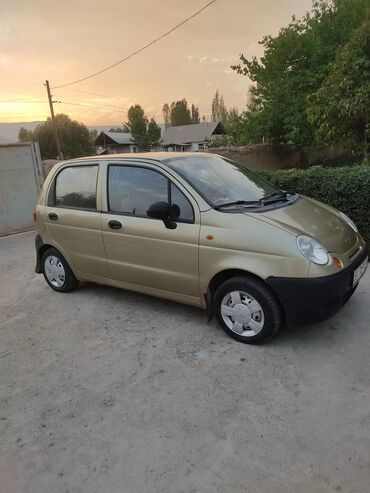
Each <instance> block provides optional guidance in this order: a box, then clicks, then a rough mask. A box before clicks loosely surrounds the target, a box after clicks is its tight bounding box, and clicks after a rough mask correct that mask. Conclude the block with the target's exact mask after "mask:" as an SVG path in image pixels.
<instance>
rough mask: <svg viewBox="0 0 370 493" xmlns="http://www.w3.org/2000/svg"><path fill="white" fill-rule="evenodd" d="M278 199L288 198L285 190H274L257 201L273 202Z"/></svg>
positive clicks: (263, 202)
mask: <svg viewBox="0 0 370 493" xmlns="http://www.w3.org/2000/svg"><path fill="white" fill-rule="evenodd" d="M279 200H288V193H287V192H274V193H269V194H268V195H266V196H265V197H263V198H262V199H260V200H259V201H260V202H261V204H272V203H273V202H278V201H279Z"/></svg>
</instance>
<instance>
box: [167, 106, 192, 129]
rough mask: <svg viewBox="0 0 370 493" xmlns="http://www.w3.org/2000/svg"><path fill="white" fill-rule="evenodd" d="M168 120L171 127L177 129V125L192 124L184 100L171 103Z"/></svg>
mask: <svg viewBox="0 0 370 493" xmlns="http://www.w3.org/2000/svg"><path fill="white" fill-rule="evenodd" d="M170 120H171V125H172V126H173V127H178V126H179V125H190V124H191V123H193V122H192V118H191V113H190V110H189V107H188V102H187V101H186V99H181V100H179V101H173V102H172V103H171V114H170Z"/></svg>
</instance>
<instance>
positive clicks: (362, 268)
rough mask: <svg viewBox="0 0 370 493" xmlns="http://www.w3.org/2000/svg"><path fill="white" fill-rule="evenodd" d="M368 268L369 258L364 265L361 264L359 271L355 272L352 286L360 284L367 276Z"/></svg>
mask: <svg viewBox="0 0 370 493" xmlns="http://www.w3.org/2000/svg"><path fill="white" fill-rule="evenodd" d="M366 268H367V258H365V260H364V261H363V262H362V264H360V266H359V267H357V269H356V270H355V271H354V273H353V284H352V286H355V284H357V283H358V281H359V280H360V279H361V277H362V276H363V275H364V274H365V271H366Z"/></svg>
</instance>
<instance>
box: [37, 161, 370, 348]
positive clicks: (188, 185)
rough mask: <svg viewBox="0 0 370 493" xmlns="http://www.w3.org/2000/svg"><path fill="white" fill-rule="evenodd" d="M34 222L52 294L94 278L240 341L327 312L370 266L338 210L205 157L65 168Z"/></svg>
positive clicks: (47, 187) (54, 176) (48, 187)
mask: <svg viewBox="0 0 370 493" xmlns="http://www.w3.org/2000/svg"><path fill="white" fill-rule="evenodd" d="M34 218H35V220H36V225H37V236H36V251H37V265H36V272H38V273H41V272H42V273H43V275H44V277H45V280H46V282H47V283H48V284H49V286H50V287H51V288H52V289H54V290H55V291H62V292H64V291H70V290H72V289H73V288H75V287H76V286H77V284H78V281H90V282H96V283H101V284H107V285H110V286H116V287H120V288H125V289H130V290H134V291H139V292H142V293H146V294H150V295H154V296H159V297H163V298H168V299H170V300H174V301H178V302H182V303H188V304H191V305H196V306H199V307H203V308H205V309H206V310H207V313H208V317H209V318H211V317H212V315H213V314H214V315H215V316H216V317H217V319H218V321H219V323H220V324H221V326H222V327H223V329H224V330H225V331H226V332H227V333H228V334H229V335H230V336H232V337H234V338H235V339H237V340H239V341H243V342H247V343H257V342H262V341H264V340H266V339H267V338H270V337H271V336H272V335H273V334H275V333H276V332H277V330H278V329H279V327H280V325H281V324H282V323H286V324H288V325H290V326H292V325H293V326H295V325H300V324H303V323H312V322H316V321H320V320H323V319H324V318H327V317H329V316H331V315H332V314H334V313H335V312H336V311H337V310H338V309H339V308H340V307H342V306H343V304H344V303H345V302H346V301H347V300H348V299H349V298H350V296H351V295H352V294H353V292H354V291H355V289H356V287H357V286H358V283H359V280H360V278H361V276H362V275H363V274H364V272H365V270H366V267H367V260H368V259H367V254H366V250H365V244H364V241H363V239H362V237H361V235H360V234H359V232H358V230H357V228H356V226H355V224H354V223H353V222H352V221H351V220H350V219H349V218H348V217H347V216H345V215H344V214H343V213H342V212H338V211H336V210H335V209H333V208H331V207H329V206H327V205H325V204H322V203H320V202H317V201H315V200H312V199H309V198H307V197H303V196H300V195H298V194H296V193H287V192H283V191H281V190H278V189H277V188H275V187H274V186H272V185H271V184H270V183H268V182H267V181H265V180H264V179H262V178H261V177H260V176H259V175H257V174H256V173H254V172H252V171H250V170H249V169H247V168H246V167H244V166H241V165H239V164H237V163H234V162H232V161H229V160H227V159H224V158H222V157H220V156H216V155H212V154H203V153H189V154H187V153H167V152H165V153H146V154H129V155H118V154H116V155H108V156H101V157H91V158H83V159H76V160H73V161H66V162H61V163H59V164H58V165H56V166H55V167H54V168H53V169H52V170H51V172H50V174H49V175H48V177H47V179H46V181H45V184H44V187H43V190H42V192H41V194H40V197H39V199H38V203H37V205H36V208H35V211H34ZM175 325H176V324H174V326H175Z"/></svg>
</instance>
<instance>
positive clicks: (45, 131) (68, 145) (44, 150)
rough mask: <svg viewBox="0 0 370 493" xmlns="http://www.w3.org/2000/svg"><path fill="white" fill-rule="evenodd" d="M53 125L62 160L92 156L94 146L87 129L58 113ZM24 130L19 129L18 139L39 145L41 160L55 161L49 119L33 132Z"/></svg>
mask: <svg viewBox="0 0 370 493" xmlns="http://www.w3.org/2000/svg"><path fill="white" fill-rule="evenodd" d="M55 124H56V126H57V129H58V135H59V140H60V147H61V150H62V153H63V156H64V159H72V158H75V157H81V156H88V155H90V154H94V152H95V144H94V142H93V139H92V137H91V134H90V132H89V130H88V128H87V127H86V126H85V125H84V124H83V123H79V122H78V121H76V120H71V118H70V117H69V116H68V115H65V114H63V113H60V114H58V115H56V116H55ZM24 130H25V129H23V130H22V129H20V131H19V135H18V138H19V140H20V141H21V142H24V140H22V139H26V140H28V141H29V140H32V141H34V142H38V143H39V145H40V152H41V156H42V158H43V159H56V158H57V149H56V145H55V138H54V129H53V124H52V121H51V118H48V119H47V120H46V122H45V123H42V124H40V125H38V126H37V127H36V128H35V130H34V131H33V132H30V133H26V132H28V131H26V132H24Z"/></svg>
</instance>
